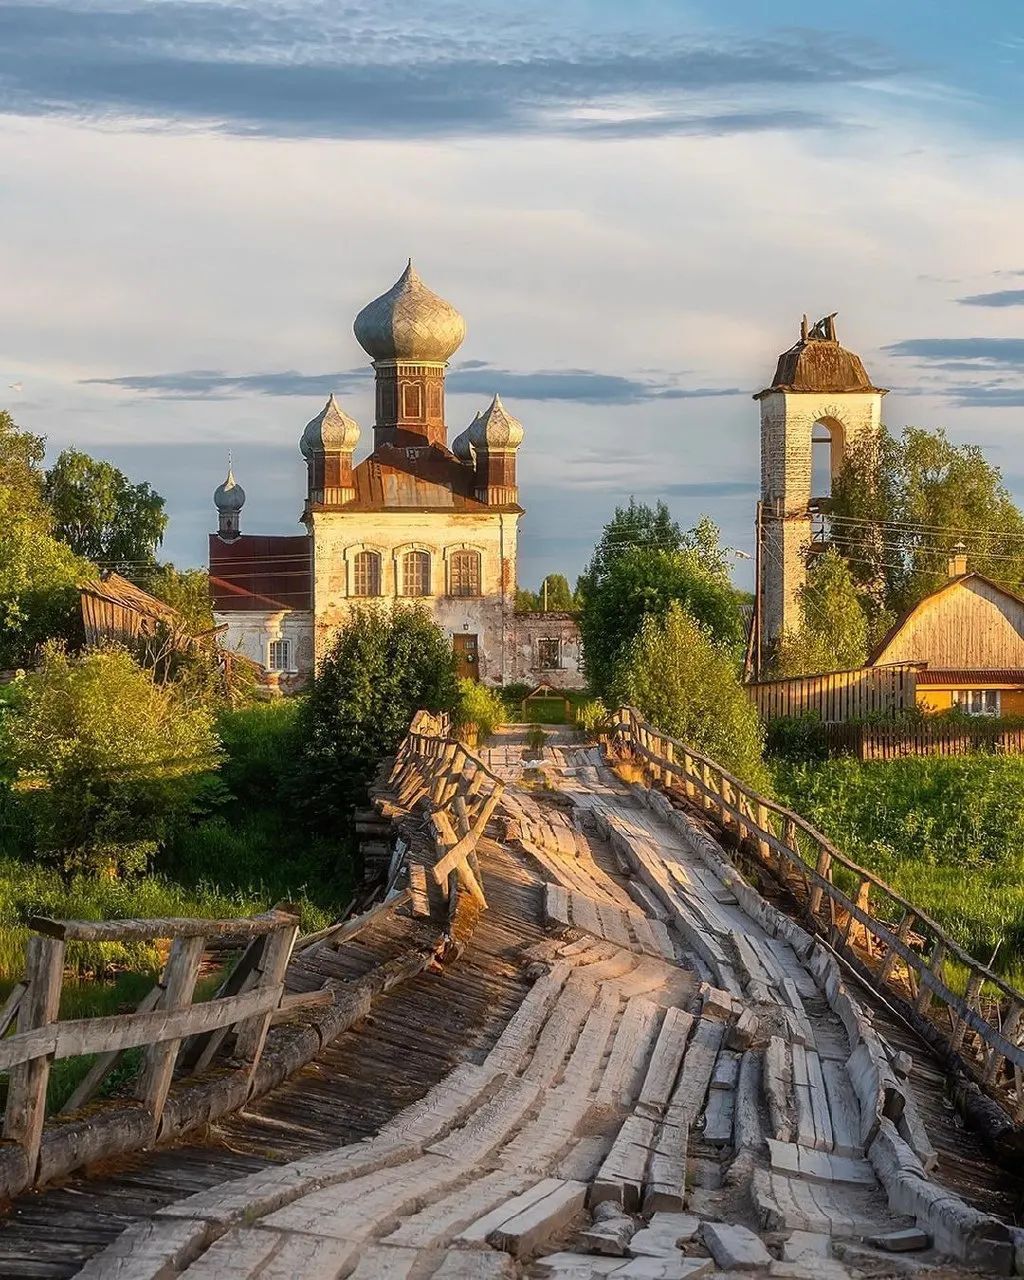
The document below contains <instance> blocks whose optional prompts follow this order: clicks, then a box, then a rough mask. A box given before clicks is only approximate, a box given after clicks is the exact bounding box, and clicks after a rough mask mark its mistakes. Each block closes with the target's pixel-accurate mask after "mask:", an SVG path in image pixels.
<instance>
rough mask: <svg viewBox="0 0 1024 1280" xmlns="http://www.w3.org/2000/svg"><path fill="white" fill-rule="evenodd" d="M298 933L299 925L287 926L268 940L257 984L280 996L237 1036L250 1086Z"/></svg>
mask: <svg viewBox="0 0 1024 1280" xmlns="http://www.w3.org/2000/svg"><path fill="white" fill-rule="evenodd" d="M298 932H299V926H298V923H297V922H296V923H295V924H291V925H285V926H284V927H283V928H281V929H279V930H278V931H277V933H273V934H271V935H270V937H269V938H268V939H267V942H266V946H265V947H264V950H263V956H262V958H261V960H260V965H259V976H258V977H257V979H256V984H255V985H256V991H257V992H259V991H260V990H262V991H265V992H267V993H268V994H269V993H271V992H274V993H276V999H274V1000H273V1003H272V1004H270V1005H269V1006H268V1008H267V1010H266V1011H265V1012H263V1013H260V1014H259V1015H257V1016H256V1017H254V1018H248V1019H246V1021H245V1022H243V1023H241V1025H240V1026H239V1028H238V1031H237V1035H236V1037H235V1056H236V1057H238V1058H241V1059H242V1061H243V1062H248V1063H249V1082H250V1087H251V1084H252V1079H253V1075H254V1074H255V1071H256V1067H257V1065H258V1064H259V1060H260V1055H261V1054H262V1053H263V1045H264V1043H265V1042H266V1039H267V1032H268V1031H269V1030H270V1019H271V1014H272V1013H273V1010H274V1008H276V1006H277V1005H278V1003H279V1002H280V999H281V995H282V992H283V990H284V974H285V970H286V969H287V968H288V961H289V960H290V959H291V954H292V947H293V946H294V945H295V938H296V936H297V934H298ZM254 994H255V993H254Z"/></svg>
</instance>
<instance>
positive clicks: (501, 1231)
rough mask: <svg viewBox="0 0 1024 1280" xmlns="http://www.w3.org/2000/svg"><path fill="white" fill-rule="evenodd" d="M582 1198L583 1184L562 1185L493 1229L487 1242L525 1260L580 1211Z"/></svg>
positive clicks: (569, 1183)
mask: <svg viewBox="0 0 1024 1280" xmlns="http://www.w3.org/2000/svg"><path fill="white" fill-rule="evenodd" d="M586 1195H587V1186H586V1183H584V1182H563V1183H562V1184H561V1185H560V1186H558V1187H556V1188H554V1189H553V1190H551V1191H549V1192H548V1193H547V1195H545V1196H544V1197H543V1199H541V1200H538V1201H536V1202H535V1203H534V1204H532V1205H530V1206H529V1207H528V1208H526V1209H523V1210H522V1211H521V1212H520V1213H517V1214H516V1216H515V1217H514V1218H509V1219H508V1221H506V1222H504V1223H502V1225H501V1226H500V1227H496V1228H495V1229H494V1230H493V1231H492V1232H491V1234H490V1236H489V1237H488V1240H489V1242H490V1244H491V1245H492V1246H493V1247H494V1248H496V1249H503V1250H504V1251H505V1252H506V1253H511V1254H512V1255H513V1257H517V1258H522V1257H528V1256H529V1255H530V1254H532V1253H535V1252H536V1251H537V1249H538V1248H539V1247H540V1245H542V1244H543V1243H544V1241H545V1240H549V1239H550V1238H551V1237H552V1236H553V1235H555V1234H556V1233H558V1232H560V1231H561V1230H562V1229H563V1228H564V1227H565V1226H567V1225H568V1223H570V1222H572V1220H573V1219H574V1218H576V1217H577V1216H578V1215H579V1214H581V1213H582V1212H583V1206H584V1202H585V1200H586Z"/></svg>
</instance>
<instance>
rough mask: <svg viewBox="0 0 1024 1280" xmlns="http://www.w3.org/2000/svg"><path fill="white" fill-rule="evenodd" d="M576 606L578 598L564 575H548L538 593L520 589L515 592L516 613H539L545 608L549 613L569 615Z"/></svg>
mask: <svg viewBox="0 0 1024 1280" xmlns="http://www.w3.org/2000/svg"><path fill="white" fill-rule="evenodd" d="M545 587H546V588H547V591H546V592H545ZM578 606H579V599H578V596H577V595H576V593H575V592H573V590H572V588H571V587H570V586H569V580H568V578H566V576H565V574H564V573H549V574H548V575H547V577H546V578H545V579H544V581H543V582H542V583H541V584H540V590H539V591H527V590H525V589H524V588H522V587H520V588H519V589H517V591H516V611H517V612H518V613H539V612H540V611H541V610H542V609H544V608H545V607H546V608H547V610H548V612H549V613H571V612H572V611H573V610H574V609H576V608H577V607H578Z"/></svg>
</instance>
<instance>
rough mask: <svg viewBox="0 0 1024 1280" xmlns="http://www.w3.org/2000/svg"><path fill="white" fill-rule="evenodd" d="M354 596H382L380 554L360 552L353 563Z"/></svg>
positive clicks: (377, 552) (376, 552)
mask: <svg viewBox="0 0 1024 1280" xmlns="http://www.w3.org/2000/svg"><path fill="white" fill-rule="evenodd" d="M352 594H353V595H354V596H379V595H380V552H379V551H359V552H357V553H356V556H355V559H354V560H353V561H352Z"/></svg>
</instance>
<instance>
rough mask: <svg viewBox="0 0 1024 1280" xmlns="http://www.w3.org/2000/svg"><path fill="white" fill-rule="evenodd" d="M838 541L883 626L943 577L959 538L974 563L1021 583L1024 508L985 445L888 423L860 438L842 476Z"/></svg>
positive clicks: (837, 487) (836, 502)
mask: <svg viewBox="0 0 1024 1280" xmlns="http://www.w3.org/2000/svg"><path fill="white" fill-rule="evenodd" d="M832 512H833V524H832V532H831V540H832V544H833V545H834V546H835V547H836V549H837V550H838V551H839V552H840V553H841V554H842V555H844V556H845V557H847V559H848V560H849V562H850V566H851V569H852V571H853V573H854V576H855V578H856V579H857V581H858V585H859V587H860V589H861V591H862V592H863V594H864V596H865V599H866V601H867V603H868V605H869V609H870V612H871V614H872V622H873V624H874V625H873V628H872V629H873V631H874V632H875V633H877V632H878V631H879V630H880V629H884V625H885V623H886V622H887V621H888V620H890V619H891V617H892V616H893V615H894V614H899V613H902V612H904V611H905V610H906V609H909V608H910V607H911V606H912V605H914V604H916V603H917V601H918V600H920V599H921V598H922V596H925V595H927V594H928V592H930V591H933V590H935V588H936V587H938V586H940V585H941V584H942V582H943V581H944V580H945V579H946V576H947V560H948V558H949V555H950V552H951V551H952V549H953V547H954V546H955V545H956V544H957V543H958V542H963V543H964V545H965V546H966V549H967V554H968V558H969V567H970V568H971V569H975V570H977V571H978V572H980V573H984V574H987V575H988V576H989V577H992V578H995V579H997V580H999V581H1000V582H1004V583H1006V584H1007V585H1009V586H1010V587H1012V588H1014V589H1017V590H1020V588H1021V586H1022V584H1024V515H1022V514H1021V512H1020V511H1019V510H1018V508H1017V506H1016V505H1015V503H1014V501H1013V499H1012V497H1011V496H1010V493H1009V491H1008V490H1007V488H1006V486H1005V485H1004V484H1003V482H1002V477H1001V475H1000V472H999V469H998V468H997V467H994V466H992V464H991V463H989V462H988V461H987V460H986V459H985V456H984V455H983V453H982V452H981V450H980V449H979V448H978V447H977V446H976V445H955V444H952V443H951V442H950V441H949V439H948V438H947V437H946V433H945V432H944V431H926V430H923V429H922V428H920V427H907V428H906V430H905V431H904V432H903V434H902V436H901V437H900V438H899V439H895V438H894V437H893V436H892V435H890V434H889V432H888V431H885V430H884V429H883V431H882V433H881V436H880V438H879V440H878V442H877V444H876V445H872V444H871V443H870V442H866V443H864V444H862V445H861V446H860V447H859V448H858V447H854V448H852V449H851V450H850V451H849V453H848V455H847V457H846V459H845V461H844V464H843V467H842V469H841V471H840V474H839V475H838V476H837V477H836V482H835V484H834V485H833V496H832Z"/></svg>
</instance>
